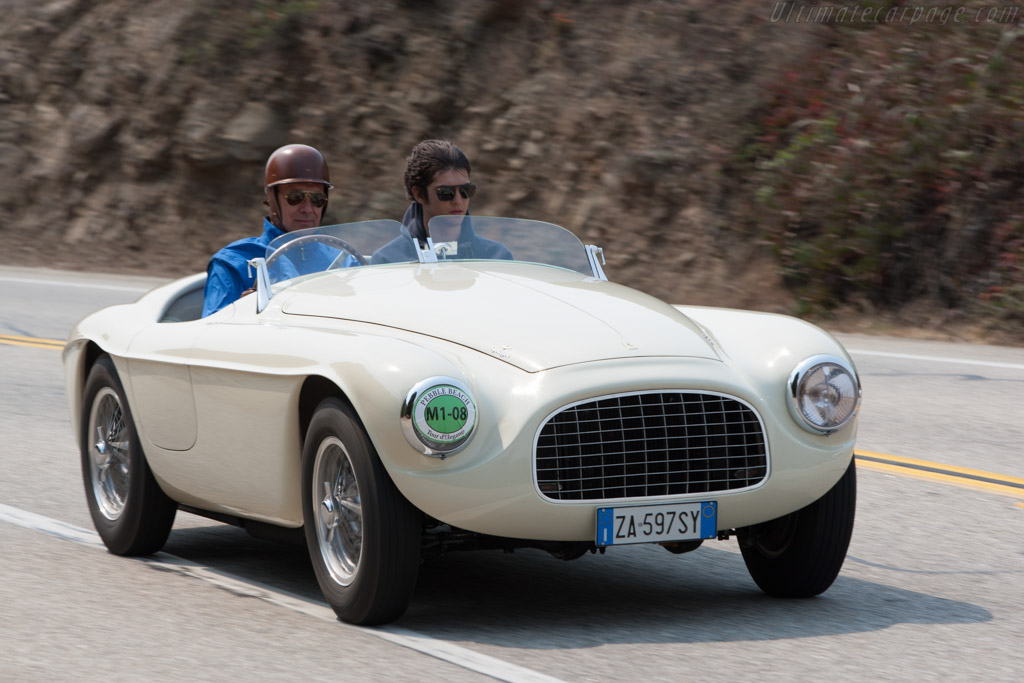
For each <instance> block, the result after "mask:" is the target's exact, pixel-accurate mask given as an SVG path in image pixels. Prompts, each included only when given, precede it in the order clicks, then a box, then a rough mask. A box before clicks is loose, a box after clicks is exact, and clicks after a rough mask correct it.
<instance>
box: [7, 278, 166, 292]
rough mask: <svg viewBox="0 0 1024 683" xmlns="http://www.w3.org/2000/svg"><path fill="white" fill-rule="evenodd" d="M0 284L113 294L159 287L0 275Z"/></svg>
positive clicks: (145, 290) (146, 290)
mask: <svg viewBox="0 0 1024 683" xmlns="http://www.w3.org/2000/svg"><path fill="white" fill-rule="evenodd" d="M0 282H22V283H26V284H31V285H46V286H52V287H73V288H76V289H108V290H112V291H115V292H139V293H140V294H142V293H145V292H148V291H149V290H151V289H153V288H154V287H157V286H159V284H160V283H159V282H154V283H153V284H152V285H148V286H147V285H136V286H134V287H132V286H127V285H100V284H90V283H88V282H75V281H73V280H43V279H39V278H34V277H31V278H30V277H12V276H9V275H0Z"/></svg>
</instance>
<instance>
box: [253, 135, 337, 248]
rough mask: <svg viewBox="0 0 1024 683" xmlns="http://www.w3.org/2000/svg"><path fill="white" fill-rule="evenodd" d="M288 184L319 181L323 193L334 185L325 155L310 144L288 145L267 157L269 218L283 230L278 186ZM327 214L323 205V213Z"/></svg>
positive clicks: (266, 185) (325, 205)
mask: <svg viewBox="0 0 1024 683" xmlns="http://www.w3.org/2000/svg"><path fill="white" fill-rule="evenodd" d="M285 183H320V184H322V185H323V186H324V194H327V191H328V190H329V189H330V188H332V187H334V186H333V185H331V174H330V171H328V170H327V161H326V160H325V159H324V155H323V154H321V153H320V152H319V151H317V150H316V149H315V148H313V147H310V146H309V145H285V146H284V147H280V148H278V149H277V150H275V151H274V153H273V154H271V155H270V158H269V159H267V171H266V182H265V189H266V193H267V200H266V202H265V203H266V205H267V206H269V207H270V221H271V222H272V223H273V224H274V225H276V226H277V227H279V228H281V229H284V226H283V225H282V224H281V209H280V206H279V204H278V202H277V189H276V188H277V186H278V185H284V184H285ZM326 213H327V204H324V207H323V211H322V212H321V214H320V215H321V216H323V215H324V214H326Z"/></svg>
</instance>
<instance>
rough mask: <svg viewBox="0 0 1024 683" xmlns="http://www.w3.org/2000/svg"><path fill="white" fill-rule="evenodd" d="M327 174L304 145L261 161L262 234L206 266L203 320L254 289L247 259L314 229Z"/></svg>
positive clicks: (316, 154) (322, 206) (323, 164)
mask: <svg viewBox="0 0 1024 683" xmlns="http://www.w3.org/2000/svg"><path fill="white" fill-rule="evenodd" d="M331 187H333V185H331V176H330V173H329V172H328V170H327V161H326V160H325V159H324V157H323V155H322V154H321V153H320V152H319V151H317V150H316V149H314V148H313V147H309V146H307V145H285V146H284V147H281V148H280V149H278V150H276V151H275V152H274V153H273V154H271V155H270V158H269V159H267V167H266V181H265V190H266V193H267V198H266V200H264V202H263V203H264V204H266V205H267V207H268V208H269V213H270V215H269V216H266V217H264V219H263V234H262V235H260V236H258V237H246V238H245V239H241V240H238V241H235V242H232V243H231V244H229V245H228V246H226V247H224V248H223V249H221V250H220V251H218V252H217V253H216V254H214V255H213V258H211V259H210V263H209V265H207V267H206V273H207V277H206V291H205V298H204V301H203V317H204V318H205V317H206V316H208V315H210V314H211V313H215V312H217V311H219V310H220V309H222V308H224V307H225V306H227V305H228V304H230V303H232V302H234V301H236V300H238V299H239V298H240V297H241V296H242V295H243V294H248V293H249V291H250V290H252V289H253V288H254V286H255V279H256V278H255V277H254V276H253V275H250V274H249V270H250V269H249V266H248V262H249V259H253V258H257V257H262V256H266V255H267V245H268V244H270V242H271V240H273V239H274V238H275V237H280V236H281V235H283V234H284V233H286V232H292V231H293V230H302V229H304V228H313V227H316V226H318V225H320V221H321V220H322V219H323V216H324V212H325V211H326V210H327V193H328V190H330V188H331Z"/></svg>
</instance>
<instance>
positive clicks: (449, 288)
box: [64, 216, 860, 624]
mask: <svg viewBox="0 0 1024 683" xmlns="http://www.w3.org/2000/svg"><path fill="white" fill-rule="evenodd" d="M430 231H431V235H433V236H434V238H435V239H437V242H436V243H435V242H434V241H433V240H431V241H430V242H429V243H427V244H425V245H420V244H419V243H417V242H414V241H413V240H411V239H410V238H409V237H408V235H407V234H404V233H402V228H401V225H400V224H399V223H397V222H395V221H368V222H363V223H351V224H347V225H332V226H326V227H319V228H314V229H310V230H303V231H298V232H292V233H288V234H286V235H283V236H282V237H281V238H279V239H278V240H276V241H275V243H273V244H272V245H271V247H270V249H268V252H267V256H266V258H265V259H263V258H261V259H254V260H253V261H252V262H251V267H252V268H253V269H254V272H255V273H256V275H257V283H258V288H257V292H256V293H255V294H252V295H249V296H244V297H242V298H241V299H240V300H238V301H237V302H235V303H234V304H231V305H229V306H228V307H227V308H224V309H222V310H220V311H218V312H217V313H214V314H213V315H210V316H208V317H206V318H200V317H199V316H200V311H201V308H202V296H203V285H204V281H205V274H197V275H194V276H191V277H187V278H184V279H181V280H177V281H175V282H171V283H170V284H167V285H164V286H161V287H158V288H156V289H154V290H153V291H151V292H149V293H147V294H145V295H144V296H143V297H141V298H140V299H139V300H138V301H137V302H135V303H133V304H129V305H122V306H112V307H110V308H106V309H103V310H101V311H98V312H96V313H93V314H91V315H89V316H87V317H86V318H84V319H83V320H82V321H80V322H79V323H78V324H77V325H76V326H75V328H74V329H73V330H72V332H71V335H70V339H69V341H68V344H67V347H66V348H65V351H64V364H65V373H66V382H67V395H68V398H69V402H70V408H71V417H72V421H73V424H74V429H75V433H76V434H77V435H78V438H79V441H80V448H81V459H82V471H83V477H84V483H85V489H86V494H87V499H88V503H89V509H90V511H91V513H92V518H93V521H94V523H95V525H96V529H97V531H98V532H99V535H100V537H101V538H102V539H103V542H104V543H105V544H106V545H107V547H108V548H109V549H110V551H111V552H113V553H116V554H121V555H141V554H148V553H153V552H156V551H158V550H159V549H160V548H161V547H162V546H163V545H164V543H165V541H166V540H167V536H168V534H169V532H170V529H171V526H172V523H173V520H174V515H175V512H176V510H178V509H179V508H180V509H182V510H187V511H189V512H193V513H198V514H203V515H207V516H209V517H212V518H214V519H217V520H221V521H225V522H230V523H235V524H239V525H241V526H243V527H245V528H246V529H247V530H249V531H250V532H251V533H254V534H257V535H259V534H266V533H268V532H271V531H278V532H280V531H281V530H286V531H287V530H291V531H292V532H294V535H295V536H297V537H301V536H302V535H304V538H305V542H306V545H307V547H308V549H309V554H310V557H311V558H312V562H313V566H314V569H315V572H316V576H317V579H318V581H319V583H320V586H321V588H322V589H323V593H324V596H325V597H326V599H327V601H328V602H329V603H330V604H331V606H332V607H333V608H334V610H335V611H336V612H337V614H338V615H339V617H341V619H343V620H344V621H347V622H352V623H358V624H372V623H381V622H386V621H389V620H393V619H396V618H398V617H399V616H401V614H402V613H403V611H404V610H405V609H406V606H407V605H408V603H409V600H410V598H411V596H412V594H413V589H414V586H415V583H416V576H417V573H418V567H419V564H420V562H421V561H423V560H424V558H427V559H429V558H430V557H431V556H432V555H436V554H440V553H445V552H449V551H453V550H462V549H467V550H468V549H499V548H500V549H504V550H512V549H515V548H540V549H543V550H546V551H548V552H551V553H552V554H554V555H555V556H557V557H561V558H565V559H572V558H575V557H579V556H580V555H582V554H584V553H586V552H592V553H593V552H600V553H604V552H605V550H606V549H607V548H608V547H609V546H618V545H627V544H634V543H657V544H660V545H661V546H663V547H664V548H665V549H667V550H668V551H670V552H673V553H683V552H688V551H691V550H694V549H696V548H697V547H698V546H699V545H701V543H702V542H703V541H705V540H709V539H710V540H713V539H718V540H725V539H728V538H729V537H730V536H733V535H735V536H736V537H737V538H738V540H739V544H740V547H741V549H742V554H743V558H744V560H745V562H746V565H747V568H748V569H749V572H750V574H751V576H752V577H753V579H754V581H755V582H756V583H757V585H758V586H760V587H761V589H763V590H764V591H766V592H768V593H770V594H772V595H777V596H783V597H801V596H811V595H816V594H818V593H821V592H822V591H824V590H826V589H827V588H828V587H829V586H830V585H831V584H832V582H833V581H834V580H835V578H836V576H837V574H838V573H839V569H840V567H841V566H842V564H843V560H844V558H845V555H846V549H847V546H848V544H849V540H850V533H851V531H852V528H853V521H854V508H855V502H856V484H855V473H854V465H853V446H854V436H855V432H856V421H857V420H856V415H857V411H858V407H859V403H860V382H859V379H858V377H857V373H856V370H855V369H854V365H853V362H852V360H851V359H850V357H849V355H848V354H847V353H846V351H845V350H844V349H843V347H842V346H841V345H840V344H839V343H838V342H837V341H836V340H835V339H834V338H832V337H831V336H830V335H828V334H826V333H825V332H823V331H822V330H820V329H818V328H817V327H814V326H813V325H810V324H808V323H805V322H802V321H800V320H797V319H794V318H789V317H785V316H778V315H768V314H763V313H752V312H743V311H735V310H726V309H717V308H699V307H686V306H670V305H668V304H666V303H663V302H661V301H659V300H657V299H654V298H652V297H650V296H647V295H645V294H642V293H640V292H638V291H635V290H633V289H630V288H627V287H623V286H620V285H616V284H613V283H611V282H608V280H607V279H606V278H605V275H604V272H603V270H602V267H601V260H602V259H601V250H600V249H598V248H596V247H593V246H586V247H585V246H584V245H583V244H581V243H580V241H579V240H578V239H577V238H576V237H575V236H574V235H573V234H572V233H570V232H569V231H567V230H565V229H563V228H560V227H558V226H555V225H551V224H549V223H541V222H536V221H527V220H520V219H510V218H485V217H472V218H470V219H468V220H465V221H464V222H463V219H462V217H458V216H456V217H450V216H443V217H438V218H435V219H434V220H433V221H432V222H431V225H430ZM495 242H498V243H500V244H494V243H495ZM502 245H503V246H502ZM478 253H480V254H482V253H486V254H490V255H494V254H499V255H501V258H494V259H482V258H479V257H478V256H477V254H478ZM510 254H511V258H510V257H509V255H510Z"/></svg>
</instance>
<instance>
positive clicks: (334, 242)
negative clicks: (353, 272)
mask: <svg viewBox="0 0 1024 683" xmlns="http://www.w3.org/2000/svg"><path fill="white" fill-rule="evenodd" d="M314 242H316V243H319V244H325V245H327V246H329V247H333V248H334V249H338V250H341V251H345V252H348V253H349V254H352V257H353V258H355V260H356V261H357V262H358V263H359V265H361V266H365V265H366V263H367V261H366V257H365V256H363V255H362V254H360V253H359V252H358V251H356V249H355V247H353V246H352V245H351V244H349V243H348V242H346V241H345V240H343V239H341V238H340V237H336V236H334V235H322V234H313V235H303V236H302V237H296V238H295V239H293V240H291V241H290V242H287V243H285V244H282V245H281V246H280V247H279V248H277V249H276V250H274V253H273V254H271V255H270V256H268V257H267V267H268V268H269V267H270V266H271V265H273V263H274V261H275V260H277V258H278V257H279V256H280V255H281V254H283V253H284V252H291V250H292V247H295V246H300V245H303V244H307V243H308V244H312V243H314ZM340 260H342V258H341V255H339V256H338V258H336V259H334V261H332V262H331V265H329V266H327V270H333V269H334V268H340V267H341V264H340V263H339V261H340Z"/></svg>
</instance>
